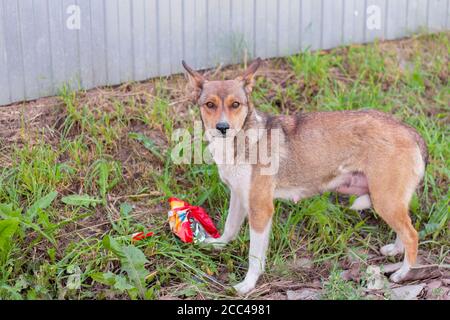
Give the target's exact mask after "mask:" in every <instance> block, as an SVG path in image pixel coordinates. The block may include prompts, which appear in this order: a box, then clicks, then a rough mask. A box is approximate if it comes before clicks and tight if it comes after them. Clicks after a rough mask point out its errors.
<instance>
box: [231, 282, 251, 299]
mask: <svg viewBox="0 0 450 320" xmlns="http://www.w3.org/2000/svg"><path fill="white" fill-rule="evenodd" d="M233 288H234V289H235V290H236V292H237V293H238V294H239V295H241V296H244V295H246V294H247V293H249V292H250V291H252V290H253V289H255V285H254V284H253V283H250V282H248V281H245V280H244V281H242V282H239V283H238V284H236V285H234V286H233Z"/></svg>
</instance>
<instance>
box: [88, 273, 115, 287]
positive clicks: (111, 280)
mask: <svg viewBox="0 0 450 320" xmlns="http://www.w3.org/2000/svg"><path fill="white" fill-rule="evenodd" d="M91 278H92V280H94V281H97V282H99V283H102V284H106V285H109V286H113V285H114V284H115V283H116V275H115V274H114V273H112V272H111V271H108V272H96V273H93V274H91Z"/></svg>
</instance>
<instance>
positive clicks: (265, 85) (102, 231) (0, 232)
mask: <svg viewBox="0 0 450 320" xmlns="http://www.w3.org/2000/svg"><path fill="white" fill-rule="evenodd" d="M449 40H450V35H449V33H441V34H437V35H431V36H421V37H417V38H413V39H410V40H406V41H403V42H401V44H398V43H396V42H388V43H374V44H372V45H367V46H351V47H344V48H337V49H334V50H332V51H331V52H313V53H311V52H304V53H301V54H299V55H295V56H291V57H288V58H285V59H274V60H272V61H269V62H268V67H270V68H273V69H283V70H285V71H286V73H287V74H289V75H290V76H289V77H285V76H283V79H278V78H262V77H260V78H258V79H257V82H256V87H255V90H254V93H253V99H254V102H255V105H256V106H257V107H258V108H260V109H261V110H264V111H267V112H272V113H276V114H288V113H293V112H304V111H316V110H344V109H359V108H374V109H379V110H382V111H386V112H389V113H392V114H394V115H396V116H397V117H398V118H400V119H402V120H403V121H405V122H406V123H409V124H410V125H412V126H414V127H415V128H417V129H418V130H419V131H420V133H421V134H422V135H423V137H424V138H425V140H426V142H427V144H428V147H429V152H430V163H429V165H428V167H427V170H426V176H425V179H424V182H423V184H422V185H421V187H420V188H419V191H418V193H417V195H416V196H415V197H414V199H413V202H412V205H411V214H412V218H413V221H414V225H415V227H416V229H417V230H418V231H420V236H421V245H420V249H422V250H423V251H422V253H426V255H427V257H428V258H431V259H432V260H433V261H434V262H436V263H448V258H447V256H448V253H449V248H450V237H449V229H448V223H449V220H448V218H449V205H448V204H449V196H450V194H449V189H448V184H449V173H450V172H449V171H450V169H449V168H450V151H449V150H450V148H449V145H450V141H449V138H448V137H449V126H448V121H449V90H448V88H449V83H448V80H449V77H448V72H449V70H448V52H449V50H450V46H449ZM230 70H234V71H232V72H233V74H234V75H237V74H238V72H241V70H242V69H239V68H237V67H236V66H235V67H232V68H230ZM230 70H228V71H230ZM183 85H184V79H182V78H181V77H180V76H174V77H172V78H169V79H154V80H151V81H148V82H147V83H146V86H144V87H142V86H143V84H126V85H123V86H120V87H117V88H105V89H103V90H102V92H100V93H98V94H96V95H95V98H92V96H93V95H89V94H87V93H85V92H80V93H74V92H71V91H69V90H67V89H63V90H62V91H61V94H60V107H59V108H58V109H57V110H56V112H57V114H58V116H57V117H56V120H55V121H53V122H51V123H46V125H47V127H48V128H50V129H45V128H44V127H45V126H42V128H38V129H37V130H36V132H35V135H33V138H30V139H28V138H23V139H17V141H16V142H14V143H10V144H7V145H6V144H3V143H2V141H1V140H0V143H2V146H1V150H2V158H0V160H2V161H1V162H0V299H105V298H114V299H158V298H159V297H162V296H171V297H180V298H197V299H202V298H214V299H220V298H233V297H235V296H234V294H233V292H232V291H231V290H229V284H234V283H236V282H237V281H240V280H241V279H242V278H243V277H244V275H245V271H246V268H247V263H248V262H247V255H248V240H249V234H248V230H247V229H243V230H242V232H241V234H240V236H239V238H238V239H237V240H236V241H234V242H233V243H231V244H230V245H229V246H227V247H226V248H225V249H224V250H223V251H221V252H216V251H211V250H210V249H209V248H205V247H204V246H201V245H192V244H183V243H181V242H180V241H178V240H177V239H176V238H175V236H174V235H173V234H172V233H171V232H170V231H169V228H168V224H167V221H166V216H167V209H168V204H167V198H168V197H169V196H177V197H179V198H183V199H185V200H187V201H189V202H191V203H193V204H196V205H202V206H204V207H205V208H207V210H208V212H209V213H210V215H211V216H212V217H213V218H214V219H215V221H216V223H217V224H218V226H219V229H220V230H222V228H223V225H224V222H225V217H226V212H227V207H228V201H229V191H228V189H227V188H226V187H225V186H224V185H223V184H222V183H221V181H220V179H219V175H218V172H217V169H216V167H215V166H214V165H209V164H202V165H183V164H174V163H173V162H172V161H171V159H170V152H171V150H172V148H173V147H174V145H173V142H171V141H170V137H171V136H172V134H173V132H174V129H176V128H189V129H190V130H192V126H193V120H195V119H197V120H198V119H199V112H198V110H197V109H196V108H195V107H192V106H189V104H188V103H187V102H186V101H185V99H183V98H184V95H185V93H184V91H183V88H182V87H183ZM143 88H144V89H143ZM148 88H151V90H149V89H148ZM180 101H181V102H180ZM44 121H45V120H44ZM26 128H28V127H27V126H26V124H25V123H23V124H22V126H21V127H19V128H17V131H18V132H20V134H18V136H19V135H24V134H25V136H26V134H31V132H27V130H28V129H26ZM30 137H31V135H30ZM353 200H354V199H353V198H350V199H341V198H338V197H337V196H336V195H335V194H333V193H327V194H324V195H322V196H316V197H313V198H311V199H306V200H304V201H302V202H301V203H299V204H294V203H291V202H288V201H277V202H276V205H275V208H276V213H275V219H276V221H277V222H276V223H274V227H273V231H272V234H271V245H270V250H269V255H268V263H267V272H266V274H265V275H264V276H263V277H262V278H261V281H260V282H259V283H260V284H264V283H267V284H274V283H277V282H280V283H281V282H283V281H284V282H290V283H298V282H301V283H310V282H313V281H319V283H320V284H321V286H322V288H323V290H322V294H321V297H322V298H323V299H363V298H365V297H364V294H363V290H362V286H363V283H359V284H358V283H350V282H346V281H343V280H342V279H341V278H340V276H339V274H340V271H341V267H339V264H342V263H345V262H346V261H347V260H348V259H349V252H350V251H352V252H353V251H355V252H365V253H366V254H365V256H364V259H362V260H363V261H365V262H364V264H365V265H368V264H370V261H367V259H366V258H367V257H369V255H368V253H371V254H372V255H373V254H378V252H377V250H378V248H379V247H380V246H381V245H383V244H385V243H387V242H388V241H392V240H393V238H394V234H393V232H392V231H391V230H390V229H389V228H388V227H387V226H386V225H385V224H384V223H383V222H382V221H381V220H380V219H379V218H378V217H377V216H376V215H375V213H374V212H372V211H370V210H369V211H366V212H364V213H363V214H359V213H356V212H353V211H351V210H349V209H348V207H349V202H351V201H353ZM138 231H153V232H154V233H155V235H154V236H153V237H150V238H147V239H145V240H143V241H140V242H137V243H131V235H132V234H133V233H135V232H138ZM305 257H307V258H308V259H310V260H311V263H312V266H311V268H309V269H304V268H298V267H295V265H296V263H297V261H299V259H301V258H305ZM446 258H447V260H446ZM391 261H393V260H392V259H386V260H385V261H384V262H391ZM381 262H383V261H381ZM381 262H380V260H378V261H377V262H376V264H378V263H381ZM276 290H278V289H271V290H269V292H267V291H263V290H262V291H258V290H257V291H256V292H255V293H254V295H253V296H252V297H255V298H258V297H261V296H262V295H266V296H268V297H270V295H271V294H272V293H273V292H275V291H276Z"/></svg>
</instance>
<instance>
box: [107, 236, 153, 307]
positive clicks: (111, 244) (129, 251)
mask: <svg viewBox="0 0 450 320" xmlns="http://www.w3.org/2000/svg"><path fill="white" fill-rule="evenodd" d="M103 246H104V247H105V248H106V249H108V250H110V251H112V252H113V253H114V254H115V255H116V256H117V257H118V258H119V259H120V265H121V269H122V270H123V271H125V272H126V273H127V275H128V278H129V279H130V281H131V283H133V284H134V285H135V286H136V288H138V290H139V293H140V296H141V297H142V298H143V297H144V295H145V290H144V289H145V277H146V275H147V274H148V272H147V270H146V269H145V266H144V265H145V263H146V262H148V260H147V258H146V257H145V255H144V253H143V252H142V251H141V250H139V249H138V248H136V247H135V246H132V245H128V246H122V245H120V244H119V243H118V242H117V241H116V240H114V239H113V238H111V237H109V236H106V237H104V238H103Z"/></svg>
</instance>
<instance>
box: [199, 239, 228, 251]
mask: <svg viewBox="0 0 450 320" xmlns="http://www.w3.org/2000/svg"><path fill="white" fill-rule="evenodd" d="M203 243H204V244H206V245H212V247H213V248H214V249H215V250H222V249H223V248H225V246H226V245H227V242H225V241H224V240H222V239H221V238H217V239H215V238H206V239H205V241H204V242H203Z"/></svg>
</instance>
